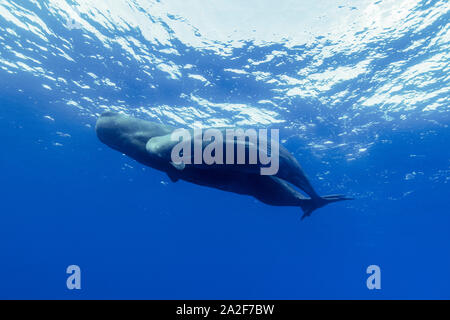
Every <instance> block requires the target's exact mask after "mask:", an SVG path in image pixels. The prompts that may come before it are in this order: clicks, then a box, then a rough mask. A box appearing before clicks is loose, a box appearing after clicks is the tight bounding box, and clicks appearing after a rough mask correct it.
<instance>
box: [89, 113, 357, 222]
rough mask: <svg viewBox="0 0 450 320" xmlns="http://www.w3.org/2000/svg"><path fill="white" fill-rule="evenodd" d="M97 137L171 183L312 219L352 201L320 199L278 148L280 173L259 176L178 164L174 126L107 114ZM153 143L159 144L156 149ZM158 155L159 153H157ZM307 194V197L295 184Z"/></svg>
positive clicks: (225, 167)
mask: <svg viewBox="0 0 450 320" xmlns="http://www.w3.org/2000/svg"><path fill="white" fill-rule="evenodd" d="M95 129H96V133H97V136H98V138H99V140H100V141H101V142H103V143H104V144H106V145H108V146H109V147H111V148H112V149H115V150H117V151H119V152H121V153H124V154H126V155H127V156H129V157H131V158H133V159H135V160H136V161H138V162H140V163H141V164H143V165H146V166H148V167H151V168H154V169H156V170H159V171H162V172H165V173H166V174H167V175H168V177H169V178H170V180H171V181H172V182H176V181H178V180H184V181H187V182H191V183H194V184H197V185H201V186H206V187H211V188H216V189H220V190H223V191H228V192H233V193H237V194H242V195H249V196H253V197H255V198H256V199H258V200H259V201H261V202H263V203H266V204H268V205H273V206H296V207H301V208H302V210H303V212H304V214H303V216H302V218H304V217H306V216H309V215H310V214H311V213H312V212H313V211H314V210H315V209H317V208H320V207H323V206H324V205H326V204H329V203H332V202H337V201H342V200H350V199H351V198H347V197H344V196H342V195H329V196H323V197H320V196H319V195H318V194H317V193H316V192H315V191H314V189H313V187H312V185H311V184H310V182H309V180H308V179H307V177H306V175H305V174H304V172H303V170H302V169H301V167H300V165H299V164H298V162H297V160H296V159H295V158H294V157H293V156H292V155H291V154H290V153H289V151H288V150H286V149H285V148H283V147H281V146H280V169H279V172H278V173H277V174H276V175H274V176H270V175H261V174H259V172H258V171H254V170H253V169H249V168H248V166H247V167H245V168H244V169H240V168H239V167H237V165H236V166H228V165H222V166H220V165H215V166H211V167H205V165H201V166H195V165H193V166H183V168H181V169H180V168H179V167H177V166H174V165H173V164H172V163H171V161H170V158H169V156H168V155H170V153H168V152H167V150H169V149H170V148H169V147H171V146H173V142H170V140H169V139H168V138H167V137H168V136H170V134H171V133H172V132H173V131H174V130H176V128H175V127H172V126H168V125H163V124H159V123H154V122H151V121H145V120H142V119H137V118H133V117H129V116H126V115H123V114H119V113H114V112H106V113H103V114H102V115H101V116H100V117H99V118H98V120H97V124H96V128H95ZM155 142H156V143H158V145H156V146H155ZM156 151H158V152H156ZM291 184H292V185H294V186H296V187H298V188H299V189H300V190H302V191H304V192H305V193H306V194H307V195H308V196H309V198H308V197H306V196H304V195H303V194H302V193H300V192H299V191H297V190H296V189H295V188H294V187H293V186H292V185H291Z"/></svg>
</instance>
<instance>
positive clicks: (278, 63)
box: [0, 0, 450, 299]
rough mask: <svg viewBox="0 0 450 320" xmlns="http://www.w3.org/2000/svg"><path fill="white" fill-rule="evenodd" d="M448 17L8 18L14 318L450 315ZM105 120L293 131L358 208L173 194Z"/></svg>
mask: <svg viewBox="0 0 450 320" xmlns="http://www.w3.org/2000/svg"><path fill="white" fill-rule="evenodd" d="M449 8H450V5H449V2H448V1H445V0H443V1H434V0H431V1H417V0H404V1H399V0H391V1H389V0H381V1H373V0H370V1H369V0H359V1H347V0H342V1H341V0H339V1H331V0H324V1H317V2H314V1H293V0H292V1H289V0H280V1H269V0H258V1H256V0H251V1H237V0H228V1H226V0H216V1H201V0H192V1H184V0H170V1H164V0H161V1H157V0H129V1H126V0H111V1H98V0H77V1H64V0H42V1H37V0H23V1H20V0H17V1H10V0H0V138H1V143H2V146H1V152H0V182H1V184H0V298H2V299H13V298H39V299H47V298H57V299H79V298H84V299H95V298H104V299H120V298H124V299H132V298H133V299H317V298H319V299H322V298H324V299H333V298H351V299H359V298H368V299H393V298H404V299H416V298H426V299H428V298H437V299H443V298H446V299H449V298H450V206H449V199H450V193H449V191H450V190H449V189H450V188H449V187H450V148H449V141H450V130H449V124H450V104H449V96H450V64H449V61H450V50H449V43H450V41H449V40H450V24H449V21H450V20H449V16H450V14H449ZM106 110H112V111H122V112H124V113H127V114H130V115H133V116H136V117H140V118H143V119H149V120H153V121H159V122H162V123H167V124H173V125H179V126H188V125H190V124H192V123H193V122H200V123H202V124H204V125H205V126H219V125H220V126H234V125H239V126H250V127H269V128H279V129H280V130H281V131H280V134H281V137H282V138H283V143H284V145H285V146H286V147H287V148H288V149H289V150H290V151H291V152H292V153H293V154H294V155H295V156H296V157H297V159H298V160H299V162H300V163H301V164H302V165H303V167H304V169H305V171H306V173H307V174H308V175H309V177H310V179H311V181H312V183H313V185H314V186H315V188H316V189H317V191H318V192H319V193H320V194H330V193H342V194H346V195H349V196H353V197H355V198H356V200H355V201H351V202H342V203H336V204H331V205H329V206H327V207H325V208H322V209H319V210H317V211H316V212H314V214H313V215H312V216H311V217H310V218H308V219H305V220H304V221H300V217H301V214H302V213H301V209H300V208H294V207H270V206H267V205H265V204H262V203H260V202H257V201H256V200H254V199H253V198H250V197H246V196H239V195H235V194H231V193H225V192H222V191H218V190H214V189H208V188H204V187H200V186H196V185H192V184H188V183H186V182H181V181H180V182H177V183H171V182H170V180H169V179H168V178H167V176H166V175H165V174H163V173H161V172H157V171H155V170H153V169H150V168H145V167H143V166H142V165H140V164H138V163H136V162H135V161H133V160H132V159H130V158H127V157H125V156H123V155H121V154H120V153H118V152H116V151H114V150H111V149H109V148H108V147H106V146H105V145H103V144H101V143H100V141H99V140H98V139H97V137H96V135H95V130H94V126H95V121H96V118H97V117H98V115H99V114H100V113H102V112H103V111H106ZM71 264H76V265H79V266H80V267H81V271H82V290H80V291H77V290H73V291H70V290H68V289H67V288H66V278H67V276H68V275H67V274H66V268H67V266H69V265H71ZM371 264H375V265H379V266H380V268H381V287H382V288H381V290H368V289H367V287H366V279H367V277H368V275H367V274H366V268H367V267H368V266H369V265H371Z"/></svg>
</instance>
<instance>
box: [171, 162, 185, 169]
mask: <svg viewBox="0 0 450 320" xmlns="http://www.w3.org/2000/svg"><path fill="white" fill-rule="evenodd" d="M170 164H171V165H172V166H173V167H174V168H175V169H177V170H180V171H182V170H184V168H186V165H185V164H184V163H183V162H181V163H174V162H170Z"/></svg>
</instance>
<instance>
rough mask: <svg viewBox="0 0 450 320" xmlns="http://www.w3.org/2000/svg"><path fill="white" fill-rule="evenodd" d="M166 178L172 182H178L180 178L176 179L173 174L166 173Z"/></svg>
mask: <svg viewBox="0 0 450 320" xmlns="http://www.w3.org/2000/svg"><path fill="white" fill-rule="evenodd" d="M167 176H168V177H169V179H170V181H172V182H177V181H178V180H180V178H179V177H177V176H176V175H175V173H174V172H167Z"/></svg>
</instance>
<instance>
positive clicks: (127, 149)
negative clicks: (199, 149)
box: [95, 112, 172, 156]
mask: <svg viewBox="0 0 450 320" xmlns="http://www.w3.org/2000/svg"><path fill="white" fill-rule="evenodd" d="M171 130H172V129H171V128H170V127H168V126H164V125H162V124H159V123H152V122H149V121H144V120H141V119H137V118H133V117H129V116H126V115H124V114H120V113H115V112H105V113H103V114H102V115H101V116H100V117H99V118H98V120H97V124H96V126H95V131H96V133H97V136H98V138H99V139H100V141H101V142H103V143H104V144H106V145H107V146H109V147H111V148H113V149H115V150H117V151H120V152H122V153H125V154H127V155H131V156H132V155H133V154H136V153H138V152H146V149H145V146H146V144H147V142H148V141H149V140H150V139H151V138H153V137H156V136H161V135H166V134H168V133H169V132H170V131H171Z"/></svg>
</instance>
